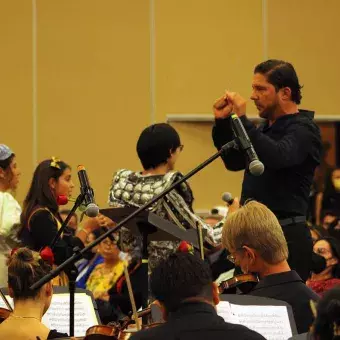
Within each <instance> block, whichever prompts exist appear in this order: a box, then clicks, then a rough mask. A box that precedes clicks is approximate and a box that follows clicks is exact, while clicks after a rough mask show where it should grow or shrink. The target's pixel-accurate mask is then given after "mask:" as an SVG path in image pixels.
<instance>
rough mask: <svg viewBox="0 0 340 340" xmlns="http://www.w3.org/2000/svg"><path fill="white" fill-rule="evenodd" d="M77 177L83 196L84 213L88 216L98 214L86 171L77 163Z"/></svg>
mask: <svg viewBox="0 0 340 340" xmlns="http://www.w3.org/2000/svg"><path fill="white" fill-rule="evenodd" d="M78 178H79V182H80V191H81V193H82V194H83V195H84V196H85V198H84V203H85V206H86V209H85V214H86V216H88V217H96V216H97V215H98V214H99V208H98V206H97V205H96V203H95V201H94V192H93V189H92V188H91V186H90V182H89V178H88V177H87V173H86V170H85V167H84V166H83V165H78Z"/></svg>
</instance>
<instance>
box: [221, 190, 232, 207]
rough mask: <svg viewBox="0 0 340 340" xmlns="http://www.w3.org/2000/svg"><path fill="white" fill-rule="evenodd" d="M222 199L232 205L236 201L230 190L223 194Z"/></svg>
mask: <svg viewBox="0 0 340 340" xmlns="http://www.w3.org/2000/svg"><path fill="white" fill-rule="evenodd" d="M222 200H223V201H224V202H226V203H228V204H229V205H232V204H233V202H234V199H233V195H232V194H231V193H230V192H224V193H223V195H222Z"/></svg>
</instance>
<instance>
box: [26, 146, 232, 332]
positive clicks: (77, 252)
mask: <svg viewBox="0 0 340 340" xmlns="http://www.w3.org/2000/svg"><path fill="white" fill-rule="evenodd" d="M237 148H238V146H237V143H236V142H235V140H232V141H231V142H229V143H226V144H225V145H223V146H222V147H221V149H220V150H219V151H218V152H216V153H215V154H214V155H213V156H211V157H210V158H208V159H207V160H205V161H204V162H203V163H201V164H200V165H198V166H197V167H196V168H194V169H193V170H191V171H190V172H189V173H187V174H186V175H185V176H183V177H182V178H181V179H179V180H178V181H177V182H175V183H173V184H172V185H171V186H170V187H168V188H167V189H165V190H164V191H162V192H161V193H160V194H159V195H157V196H155V197H154V198H153V199H152V200H150V201H149V202H147V203H146V204H144V205H143V206H141V207H140V208H138V209H137V210H135V211H134V212H133V213H131V214H130V215H129V216H127V217H125V218H124V219H123V220H122V221H120V222H119V223H118V224H117V225H116V227H114V228H111V229H109V230H108V231H107V232H106V233H105V234H103V235H101V236H99V237H98V238H97V239H96V240H95V241H93V242H92V243H90V244H89V245H88V246H87V247H85V248H83V249H82V250H80V249H79V248H78V247H76V248H74V250H73V251H74V252H73V255H72V256H71V257H70V258H68V259H67V260H66V261H65V262H63V263H62V264H61V265H59V266H58V267H57V268H55V269H53V270H52V271H51V272H50V273H48V274H47V275H45V276H44V277H43V278H41V279H40V280H38V281H37V282H35V283H34V284H33V285H32V286H31V287H30V289H38V288H40V287H42V286H43V285H44V284H45V283H47V282H49V281H51V280H52V279H53V278H54V277H56V276H57V275H58V274H59V273H60V272H61V271H63V270H64V269H65V268H66V267H68V266H70V265H71V264H74V263H75V262H76V261H78V260H79V259H81V258H82V256H83V254H85V253H86V252H87V251H89V250H90V249H92V248H93V247H95V246H96V245H98V244H99V243H100V242H101V241H103V240H104V239H106V238H107V237H109V236H110V235H111V234H113V233H116V232H118V231H119V230H120V229H121V228H122V227H123V226H124V225H125V224H127V222H129V221H130V220H132V219H133V218H134V217H136V216H137V215H138V214H139V213H141V212H142V211H144V210H146V209H148V208H149V207H151V206H152V205H153V204H154V203H156V202H157V201H158V200H160V199H161V198H163V197H164V196H165V195H167V194H168V193H169V192H170V191H171V190H173V189H175V188H176V187H177V186H178V185H180V184H181V183H183V182H185V181H186V180H188V179H189V178H190V177H192V176H193V175H195V174H196V173H197V172H199V171H201V170H202V169H204V168H205V167H206V166H207V165H209V164H210V163H211V162H213V161H214V160H215V159H216V158H218V157H220V156H221V155H222V154H223V153H224V152H228V151H229V150H230V149H237ZM199 243H200V244H201V243H202V242H199ZM200 247H202V245H200ZM200 251H202V249H200ZM70 325H71V323H70ZM70 336H71V334H70Z"/></svg>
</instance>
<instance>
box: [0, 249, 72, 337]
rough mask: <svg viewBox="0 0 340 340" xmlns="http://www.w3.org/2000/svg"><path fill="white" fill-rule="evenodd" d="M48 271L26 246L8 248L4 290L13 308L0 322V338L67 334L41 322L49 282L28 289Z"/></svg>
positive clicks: (48, 298)
mask: <svg viewBox="0 0 340 340" xmlns="http://www.w3.org/2000/svg"><path fill="white" fill-rule="evenodd" d="M50 271H51V266H50V264H49V263H47V262H46V261H44V260H43V259H42V258H41V256H40V255H39V254H38V253H37V252H34V251H32V250H30V249H28V248H19V249H16V250H15V251H12V254H11V256H10V257H9V259H8V289H9V295H10V296H11V297H12V298H13V300H14V310H13V312H12V313H11V314H10V315H9V317H8V318H7V319H6V320H5V321H3V322H2V323H1V324H0V334H1V339H38V338H40V339H55V338H61V337H65V336H67V334H62V333H58V332H57V331H55V330H50V329H48V328H47V327H46V326H45V325H44V324H43V323H42V322H41V319H42V317H43V315H44V314H45V313H46V311H47V310H48V308H49V306H50V304H51V299H52V295H53V288H52V283H51V282H48V283H46V284H45V285H43V286H42V287H41V288H39V289H36V290H31V289H30V286H31V285H32V284H33V283H34V282H36V280H39V279H41V278H42V277H44V276H45V275H46V274H48V273H49V272H50Z"/></svg>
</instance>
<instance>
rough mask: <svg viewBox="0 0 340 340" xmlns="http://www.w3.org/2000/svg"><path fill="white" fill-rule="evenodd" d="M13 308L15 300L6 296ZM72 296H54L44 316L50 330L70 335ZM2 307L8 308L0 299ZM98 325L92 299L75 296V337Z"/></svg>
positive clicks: (45, 323)
mask: <svg viewBox="0 0 340 340" xmlns="http://www.w3.org/2000/svg"><path fill="white" fill-rule="evenodd" d="M6 298H7V300H8V302H9V303H10V305H11V306H13V300H12V299H11V298H10V297H9V296H8V295H6ZM69 303H70V295H69V294H68V293H65V294H54V295H53V296H52V301H51V306H50V308H49V309H48V311H47V312H46V314H45V315H44V317H43V319H42V323H43V324H44V325H46V326H47V327H48V328H50V329H56V330H57V331H58V332H61V333H67V334H69V332H70V329H69V327H70V326H69V318H70V305H69ZM0 307H4V308H6V305H5V303H4V302H3V301H2V299H0ZM97 324H98V320H97V317H96V314H95V311H94V308H93V304H92V300H91V297H90V296H89V295H87V294H85V293H76V294H75V303H74V335H75V336H84V335H85V333H86V330H87V329H88V328H89V327H91V326H94V325H97Z"/></svg>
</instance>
